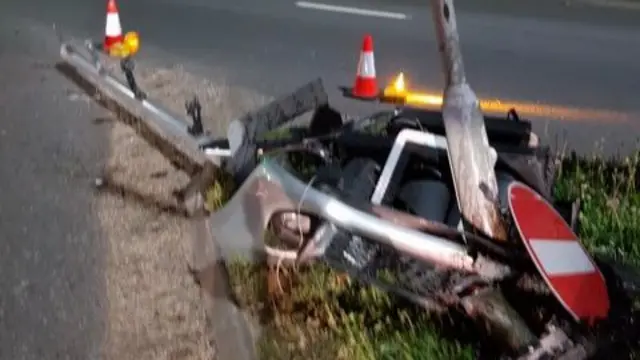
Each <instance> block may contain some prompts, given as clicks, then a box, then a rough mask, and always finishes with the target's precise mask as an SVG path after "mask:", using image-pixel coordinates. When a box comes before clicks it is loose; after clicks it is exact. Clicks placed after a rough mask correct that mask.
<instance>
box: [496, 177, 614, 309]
mask: <svg viewBox="0 0 640 360" xmlns="http://www.w3.org/2000/svg"><path fill="white" fill-rule="evenodd" d="M508 191H509V209H510V210H511V214H512V216H513V219H514V222H515V224H516V227H517V229H518V232H519V233H520V237H521V238H522V241H523V243H524V246H525V247H526V249H527V251H528V252H529V255H530V256H531V258H532V259H533V262H534V263H535V265H536V267H537V268H538V271H540V274H541V275H542V277H543V278H544V280H545V281H546V282H547V284H548V285H549V287H550V288H551V290H552V291H553V293H554V294H555V295H556V298H557V299H558V300H559V301H560V302H561V303H562V305H563V306H564V307H565V309H567V311H568V312H569V313H570V314H571V315H572V316H573V317H574V318H575V319H576V320H580V319H583V320H588V321H589V322H592V321H593V320H595V319H601V318H605V317H606V316H607V314H608V312H609V295H608V293H607V284H606V282H605V280H604V276H602V273H601V272H600V270H599V269H598V267H597V265H596V264H595V262H594V261H593V259H592V258H591V256H590V255H589V253H588V252H587V251H586V250H585V248H584V247H583V246H582V244H581V243H580V239H578V237H577V236H576V234H574V232H573V230H572V229H571V227H570V226H569V225H567V222H566V221H565V220H564V219H563V218H562V216H560V214H558V212H557V211H556V210H555V209H554V208H553V206H552V205H550V204H549V203H548V202H547V201H546V200H545V199H544V198H543V197H542V196H540V195H539V194H537V193H536V192H535V191H533V190H532V189H531V188H529V187H528V186H526V185H524V184H522V183H518V182H514V183H512V184H511V185H509V190H508Z"/></svg>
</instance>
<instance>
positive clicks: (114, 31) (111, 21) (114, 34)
mask: <svg viewBox="0 0 640 360" xmlns="http://www.w3.org/2000/svg"><path fill="white" fill-rule="evenodd" d="M104 33H105V35H104V51H105V52H107V53H108V52H109V50H110V49H111V47H112V46H113V45H114V44H118V43H121V42H122V27H121V26H120V15H119V14H118V6H117V5H116V0H109V2H108V3H107V23H106V26H105V30H104Z"/></svg>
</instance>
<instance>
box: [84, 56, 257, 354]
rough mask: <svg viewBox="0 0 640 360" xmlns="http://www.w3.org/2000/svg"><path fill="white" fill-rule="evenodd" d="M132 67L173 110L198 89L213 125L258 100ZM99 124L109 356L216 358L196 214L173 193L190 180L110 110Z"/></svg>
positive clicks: (177, 72)
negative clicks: (104, 136)
mask: <svg viewBox="0 0 640 360" xmlns="http://www.w3.org/2000/svg"><path fill="white" fill-rule="evenodd" d="M138 67H139V69H140V73H141V76H140V82H141V85H142V86H143V88H144V89H145V90H146V91H148V93H149V96H150V98H151V99H154V100H156V99H157V101H159V102H160V103H162V105H164V106H166V107H168V108H169V109H170V110H172V111H173V112H175V113H176V114H182V113H184V102H185V101H186V100H188V99H189V98H190V97H191V96H192V95H193V92H195V93H197V94H198V96H199V97H200V100H201V101H202V104H203V107H204V109H203V114H205V116H206V115H209V116H208V117H207V118H206V120H205V121H206V126H207V128H209V129H211V130H212V131H214V132H220V131H221V130H223V129H224V127H225V123H224V122H223V121H224V120H222V119H230V118H232V117H234V116H238V115H240V114H242V113H243V112H244V111H247V110H249V109H251V108H253V107H255V106H257V105H259V104H260V103H261V102H262V101H263V97H262V96H260V95H259V94H256V93H253V92H251V91H249V90H245V89H237V88H235V89H234V88H229V87H226V86H224V85H216V84H213V83H210V82H207V81H206V80H202V79H201V78H198V77H196V76H193V75H190V74H188V73H187V72H186V71H185V70H184V69H182V68H181V67H174V68H164V69H153V68H145V67H144V64H139V65H138ZM212 115H214V116H212ZM214 119H215V120H214ZM96 122H97V123H99V124H100V125H98V126H101V127H103V128H104V129H105V131H106V132H107V133H108V134H109V148H110V156H109V159H108V161H107V166H106V168H105V171H104V173H105V176H106V177H108V178H109V179H110V181H109V183H110V184H111V186H110V189H111V190H114V191H108V192H103V193H101V195H100V196H99V200H98V207H97V208H98V216H99V219H100V222H101V225H102V228H103V229H105V234H106V238H107V239H108V247H109V251H108V252H107V259H106V268H105V277H106V294H107V303H108V316H107V318H108V325H107V337H106V343H105V349H106V350H105V351H106V355H107V358H109V359H123V360H125V359H211V358H214V357H215V354H216V349H215V348H214V347H215V344H214V339H213V338H212V337H213V336H214V335H215V333H214V332H212V327H213V328H215V324H211V323H210V322H208V321H207V311H208V309H207V306H211V301H210V300H211V299H209V298H208V296H210V294H207V293H206V290H207V289H205V291H203V290H201V288H200V287H199V286H198V285H197V284H196V282H195V281H194V277H193V276H192V275H191V273H190V272H189V271H188V268H189V266H190V265H192V263H193V259H194V258H193V249H192V248H191V246H192V240H191V237H192V236H193V235H194V234H193V221H192V220H189V219H187V218H184V217H182V216H181V215H180V214H178V213H177V212H176V211H175V207H176V204H175V203H174V200H173V199H171V198H170V191H171V190H172V189H175V188H177V187H179V186H181V185H184V183H186V181H187V178H186V176H185V175H184V174H181V173H178V172H176V171H174V170H173V169H172V168H171V166H170V165H169V163H168V162H167V161H166V160H165V159H164V158H163V157H162V156H161V155H160V154H159V153H158V152H157V151H156V150H154V149H152V148H151V147H150V146H148V145H147V144H146V143H145V142H144V141H143V140H141V139H139V138H138V137H137V136H136V134H135V132H134V130H133V129H131V128H129V127H127V126H126V125H123V124H121V123H120V122H118V121H116V120H115V119H113V118H111V117H109V116H107V117H105V118H102V119H98V120H96ZM196 265H197V264H196ZM220 355H222V354H220ZM218 358H221V359H225V357H218Z"/></svg>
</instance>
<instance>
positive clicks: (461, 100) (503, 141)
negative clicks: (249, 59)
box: [61, 0, 637, 360]
mask: <svg viewBox="0 0 640 360" xmlns="http://www.w3.org/2000/svg"><path fill="white" fill-rule="evenodd" d="M432 12H433V16H434V22H435V24H436V30H437V34H438V36H439V48H440V49H442V55H443V69H444V73H445V78H446V79H447V81H446V88H445V91H444V94H445V95H444V102H443V107H442V109H441V111H433V110H427V109H419V108H412V107H398V108H396V109H395V110H393V111H389V112H385V113H379V114H375V115H374V116H368V117H365V118H362V119H351V120H350V121H348V122H345V121H343V119H342V117H341V116H340V114H339V112H337V111H336V110H335V109H333V108H331V106H330V105H329V103H328V96H327V94H326V92H325V90H324V88H323V84H322V81H321V80H320V79H316V80H314V81H311V82H309V83H308V84H306V85H304V86H302V87H300V88H299V89H297V90H296V91H294V92H293V93H292V94H290V95H287V96H284V97H282V98H280V99H277V100H275V101H273V102H271V103H270V104H268V105H266V106H265V107H262V108H260V109H258V110H256V111H254V112H251V113H248V114H246V115H245V116H243V117H241V118H239V119H237V120H234V121H232V123H231V125H230V126H229V130H228V134H227V137H226V138H222V139H217V138H214V137H212V136H211V134H209V133H207V132H206V131H205V129H204V128H203V126H202V122H201V107H200V106H199V101H198V100H197V98H195V99H194V100H193V101H191V102H190V103H188V104H187V106H186V108H187V115H188V116H190V117H191V119H192V121H191V124H190V123H189V122H188V121H185V120H183V119H181V118H180V117H178V116H176V115H173V114H170V113H169V112H167V111H166V110H164V109H162V108H161V107H160V106H158V105H156V104H154V103H152V102H151V100H150V99H147V97H146V96H144V95H143V94H144V89H140V88H139V87H138V85H137V82H136V81H135V76H134V67H133V66H132V65H133V59H132V58H131V57H129V56H127V57H124V58H123V59H121V65H122V66H121V67H120V70H121V71H123V72H124V75H125V78H126V84H125V83H123V82H121V81H120V80H118V79H117V78H116V77H115V76H114V75H113V74H110V73H109V71H107V70H106V69H105V68H104V67H103V66H100V65H99V55H98V53H97V51H98V49H97V48H95V47H93V46H86V45H85V46H84V47H78V46H73V45H71V44H63V46H62V48H61V56H62V58H63V59H64V60H65V61H66V62H67V64H69V65H70V66H71V67H73V69H74V70H75V71H76V72H77V74H78V75H79V76H80V77H81V78H83V79H84V80H86V81H88V82H90V83H91V84H92V85H93V86H94V87H95V88H96V89H98V90H99V91H100V92H101V93H102V94H103V96H105V97H107V98H110V99H111V101H113V102H115V103H116V104H117V105H118V106H120V107H122V108H124V109H125V110H126V111H128V112H130V113H131V114H133V115H135V116H137V117H139V118H140V119H141V120H142V121H143V122H144V123H145V124H146V125H147V126H148V128H149V129H150V130H149V131H151V132H154V133H157V134H159V136H161V137H163V138H165V139H167V142H168V144H169V146H171V144H175V146H174V148H173V149H172V151H173V152H163V154H167V155H165V156H167V157H170V158H171V160H174V159H173V155H172V154H175V153H179V154H180V156H182V159H183V160H181V161H172V163H173V164H174V165H175V166H176V167H177V168H179V169H180V170H183V171H185V172H187V173H188V174H189V175H190V176H191V182H190V183H189V184H187V185H186V186H185V187H184V188H183V189H179V190H177V191H176V192H175V195H176V198H177V199H178V200H179V201H180V202H183V201H185V200H186V199H187V198H189V197H190V196H201V197H203V198H206V197H207V196H208V194H207V189H208V188H209V187H210V186H211V185H212V184H213V183H215V182H216V181H218V180H219V176H228V177H230V178H231V179H233V184H234V185H235V186H234V187H233V188H232V189H230V190H229V192H230V196H229V200H228V201H227V202H226V203H225V204H224V206H222V207H221V208H219V209H215V208H211V209H208V210H209V211H210V214H209V215H208V216H209V219H208V220H209V224H210V226H211V227H212V228H211V229H210V230H211V231H212V233H213V234H214V235H215V236H214V237H215V238H216V241H217V242H218V245H219V247H220V249H221V251H222V253H223V254H222V255H223V256H224V257H225V258H231V257H233V256H236V255H238V254H240V255H244V256H249V257H255V258H260V257H262V256H264V255H265V254H266V255H267V256H273V257H281V258H287V259H289V260H291V262H292V263H301V262H309V261H324V262H326V263H328V264H329V265H330V266H331V267H333V268H335V269H339V270H341V271H344V272H346V273H348V274H349V275H350V276H352V277H354V278H356V279H358V280H360V281H362V282H365V283H368V284H371V285H374V286H377V287H380V288H382V289H384V290H385V291H389V292H392V293H395V294H397V295H399V296H402V297H405V298H407V299H408V300H410V301H413V302H414V303H416V304H418V305H420V306H423V307H424V308H425V309H428V310H436V311H437V310H438V309H447V308H461V309H462V310H464V311H465V312H466V313H467V315H469V316H470V317H471V318H474V319H477V320H478V322H479V323H480V324H481V326H483V328H485V329H489V330H488V331H489V332H492V334H495V335H497V338H498V340H499V341H502V342H503V343H504V347H505V353H507V354H509V355H510V356H511V357H512V358H518V359H531V360H533V359H542V358H548V357H552V358H567V359H586V358H588V357H589V356H591V355H592V354H593V352H594V351H595V350H596V348H597V346H595V345H594V344H596V342H595V339H591V338H588V337H587V336H585V335H584V334H583V332H584V331H583V328H585V327H586V328H593V327H594V326H597V325H598V324H600V323H606V322H607V321H608V315H609V312H610V307H611V301H612V299H610V296H609V294H610V293H611V292H612V287H616V286H622V287H623V288H624V289H632V288H633V287H634V286H635V287H636V288H637V285H633V282H632V281H631V282H630V281H626V282H625V281H622V284H620V282H619V281H615V280H614V278H613V277H615V276H619V275H618V274H617V273H615V272H614V273H613V274H612V273H611V272H607V274H606V276H605V274H603V271H601V266H600V265H599V264H598V262H596V261H595V260H594V259H593V258H592V257H591V255H589V254H588V253H587V252H586V250H585V249H584V248H583V247H582V245H581V244H580V240H579V239H578V237H577V236H576V234H575V230H576V225H577V224H576V212H577V209H576V206H575V204H566V205H564V206H562V205H561V204H552V203H551V189H552V187H553V181H554V174H553V161H552V155H551V154H550V153H549V150H548V149H547V148H543V147H541V146H540V144H539V139H538V138H537V136H536V135H535V134H533V133H532V131H531V123H530V122H528V121H526V120H524V119H520V118H519V116H518V115H517V109H515V110H513V111H509V113H508V114H505V119H501V118H499V117H488V116H484V115H483V114H482V112H481V109H480V106H479V100H478V99H477V97H476V95H475V93H474V92H473V90H472V88H471V86H470V85H469V83H468V82H467V81H466V79H465V74H464V69H463V62H462V54H461V53H460V48H459V44H458V42H459V40H458V34H457V29H456V23H455V11H454V7H453V2H452V1H450V0H433V1H432ZM89 44H90V43H89ZM82 52H85V54H82ZM310 111H314V116H313V118H312V120H311V124H310V125H309V126H306V127H291V128H288V129H287V131H286V136H283V137H281V138H278V139H269V138H268V136H266V135H267V134H269V133H271V132H273V131H275V130H281V129H282V128H283V126H287V125H289V124H290V123H291V121H292V120H293V119H295V118H296V117H298V116H300V115H302V114H304V113H307V112H310ZM365 124H366V125H365ZM372 127H375V128H377V129H382V131H380V130H379V131H377V132H376V131H370V129H371V128H372ZM297 156H307V158H308V159H307V160H306V161H307V162H308V164H305V165H304V166H308V167H311V168H312V171H311V173H312V175H311V176H309V175H308V174H303V172H304V171H303V170H304V169H301V168H300V166H299V165H296V164H294V162H295V161H293V160H294V159H295V158H296V157H297ZM221 174H223V175H221ZM99 181H102V182H104V180H103V179H99V180H96V185H97V186H100V185H101V183H99ZM523 199H524V200H523ZM523 204H524V205H523ZM567 207H569V209H568V210H567V209H566V208H567ZM534 208H535V211H534V210H533V209H534ZM559 213H563V214H565V216H562V217H561V216H560V214H559ZM534 218H535V220H536V221H538V222H535V223H534V221H533V219H534ZM545 218H546V219H547V220H546V221H543V220H540V219H545ZM274 219H279V220H280V221H279V222H278V221H274ZM549 219H551V220H549ZM274 223H275V224H276V226H277V227H278V228H277V229H276V230H278V231H276V233H277V234H281V235H280V239H281V240H283V241H284V242H287V243H288V245H289V247H290V249H291V250H282V249H276V248H274V247H272V246H270V245H267V244H265V241H264V234H265V230H266V229H267V228H268V227H269V226H272V225H274ZM559 232H562V236H559V235H558V233H559ZM231 239H233V243H230V240H231ZM382 273H386V274H391V277H389V276H386V277H383V276H381V274H382ZM567 274H569V275H570V276H569V279H568V280H567V277H566V275H567ZM562 276H564V277H562ZM559 277H562V280H561V281H557V280H558V278H559ZM521 279H526V280H527V281H528V282H529V283H530V284H529V286H528V288H527V290H528V291H529V292H531V293H535V294H540V295H544V296H546V298H547V299H551V300H550V301H551V303H553V304H554V305H555V306H549V307H548V309H546V310H547V312H549V313H551V314H552V315H553V316H552V317H550V318H551V320H549V319H548V318H546V319H545V322H544V323H542V324H537V325H538V326H531V323H532V322H535V321H536V316H537V315H538V314H528V313H526V311H524V310H523V309H519V308H518V307H517V304H515V303H513V301H512V300H511V299H509V298H508V297H507V296H505V294H504V292H505V289H508V288H509V287H516V286H517V285H514V284H517V283H519V281H520V280H521ZM584 288H588V289H589V291H590V296H591V297H592V298H597V299H598V300H599V301H598V302H593V303H591V304H590V306H588V307H585V306H582V305H581V304H580V302H578V301H576V298H577V297H581V296H583V295H584V294H583V293H582V291H584V290H581V289H584Z"/></svg>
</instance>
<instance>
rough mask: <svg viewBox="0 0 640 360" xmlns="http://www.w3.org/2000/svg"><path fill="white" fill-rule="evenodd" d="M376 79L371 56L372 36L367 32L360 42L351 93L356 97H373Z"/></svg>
mask: <svg viewBox="0 0 640 360" xmlns="http://www.w3.org/2000/svg"><path fill="white" fill-rule="evenodd" d="M378 92H379V91H378V83H377V81H376V64H375V61H374V57H373V38H372V37H371V35H369V34H367V35H365V37H364V40H363V42H362V51H361V52H360V61H359V62H358V73H357V74H356V80H355V83H354V85H353V89H352V90H351V95H352V96H354V97H358V98H365V99H366V98H369V99H373V98H376V97H377V96H378Z"/></svg>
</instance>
